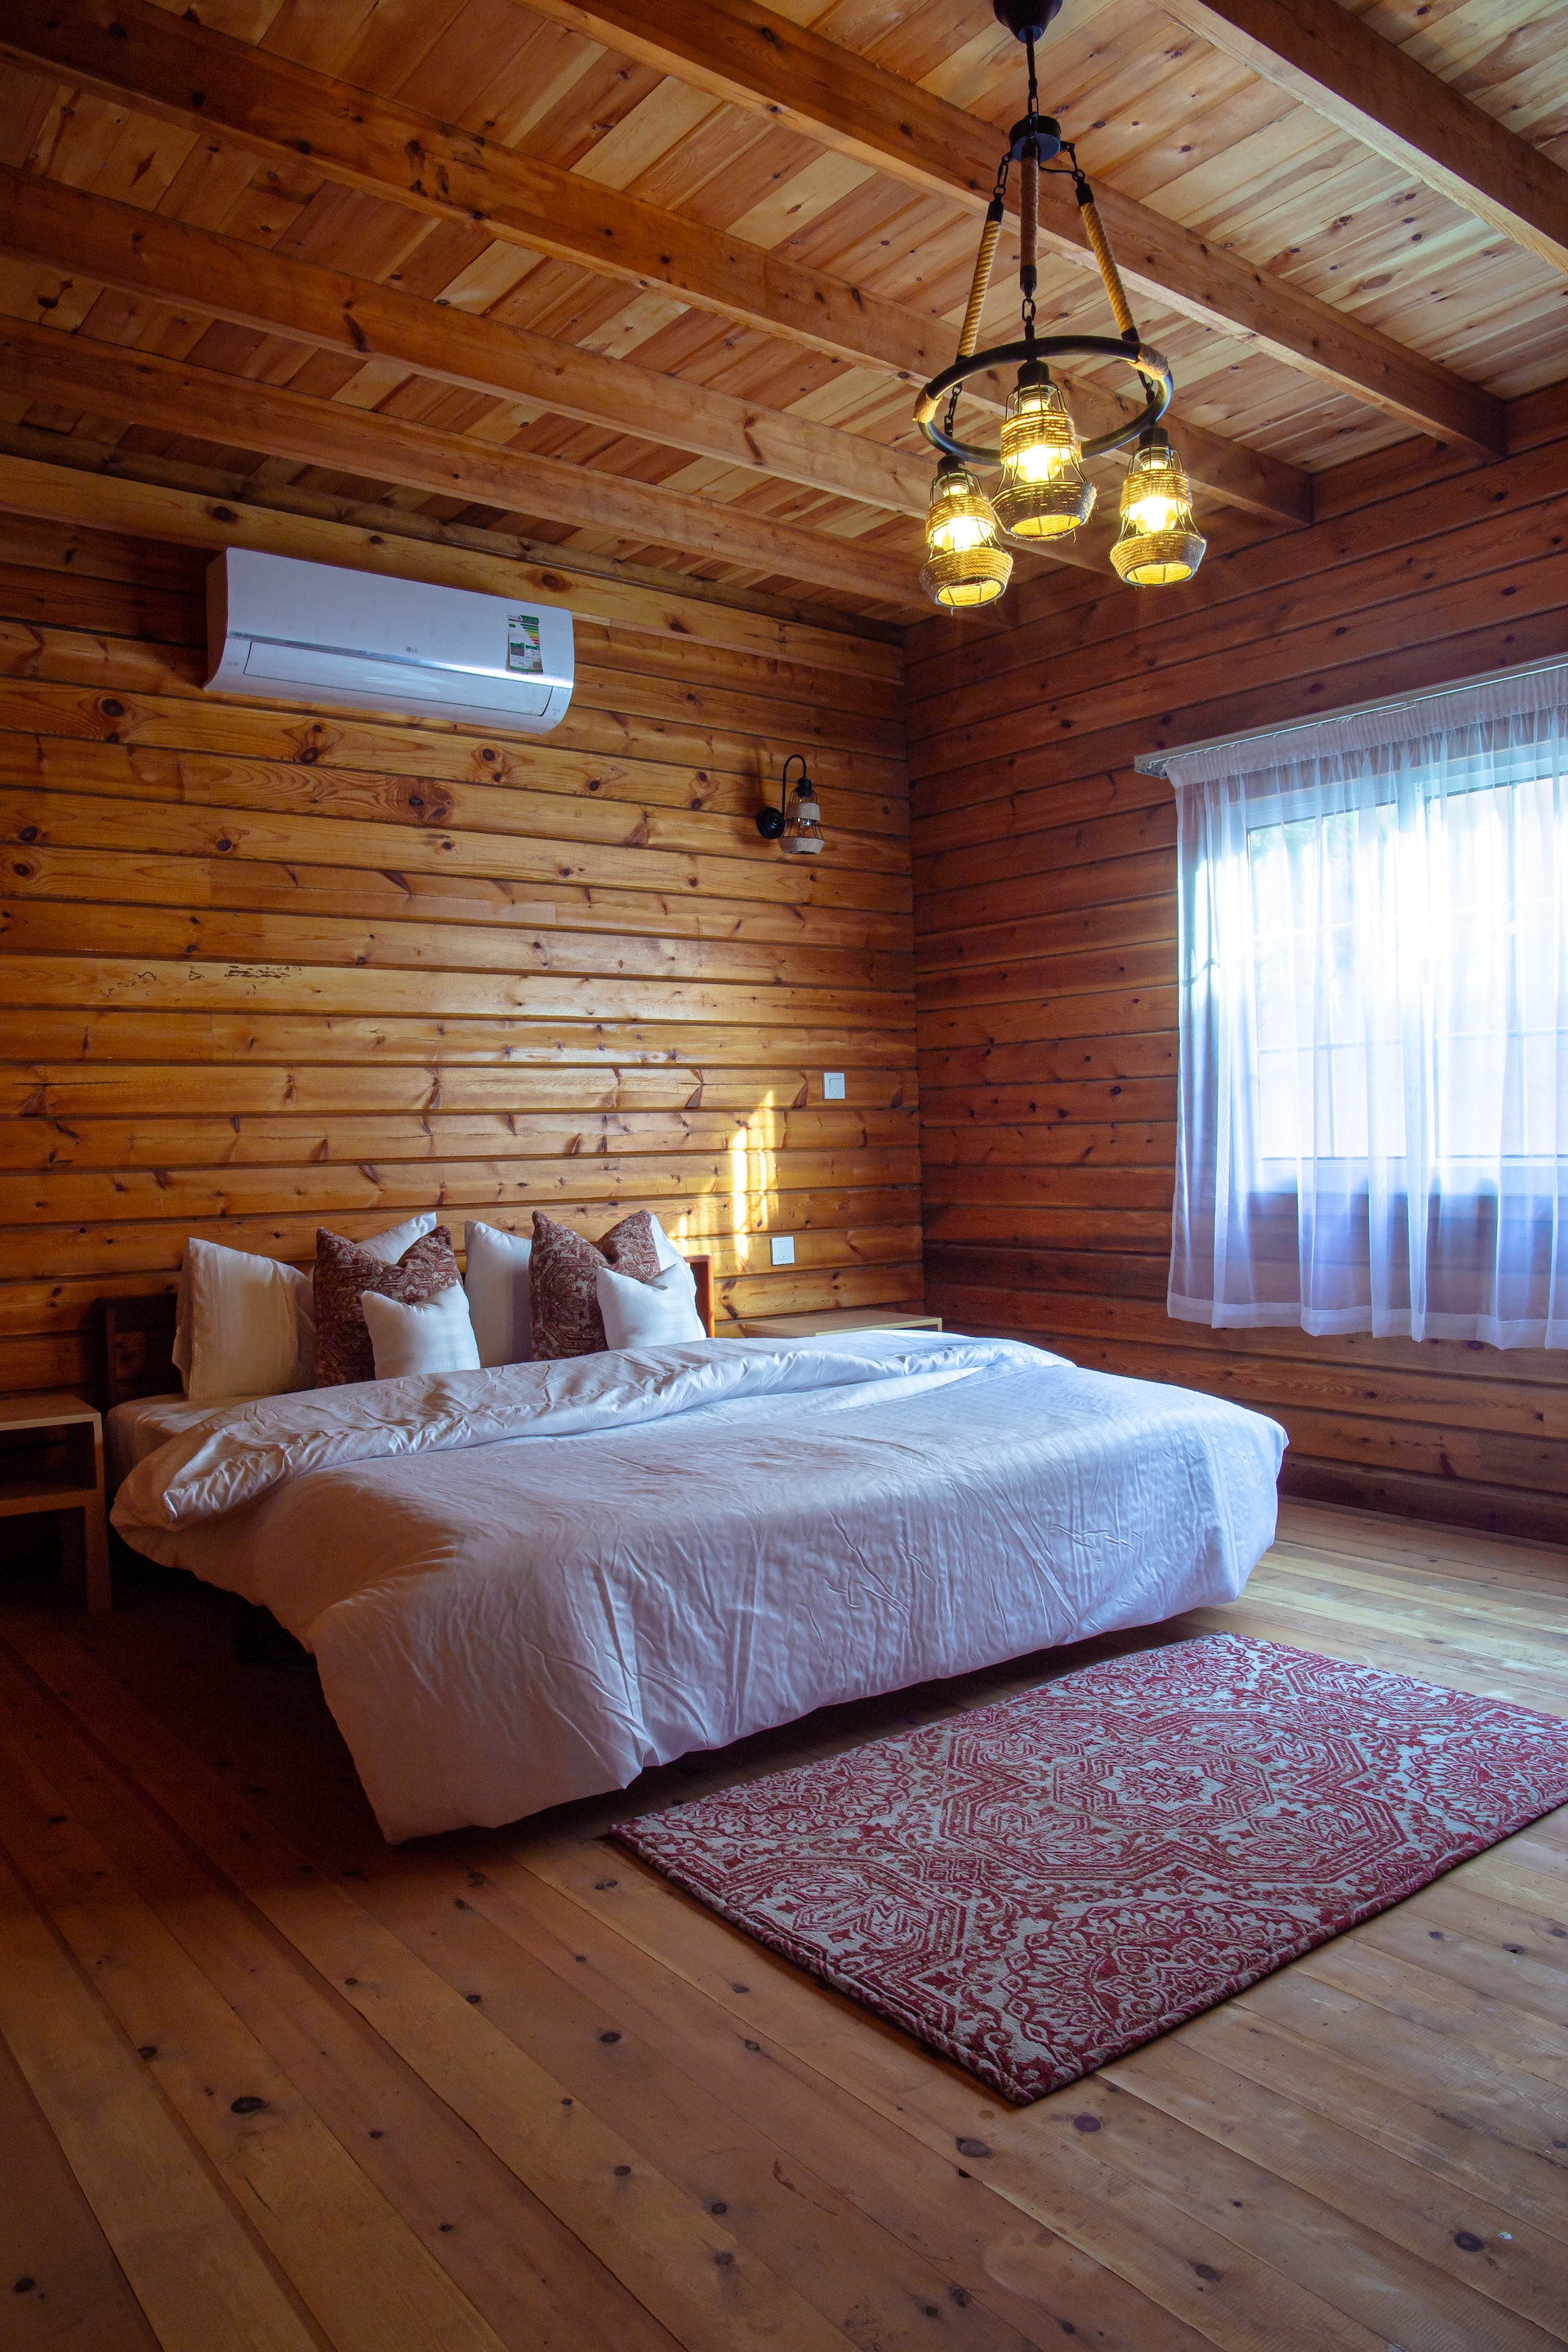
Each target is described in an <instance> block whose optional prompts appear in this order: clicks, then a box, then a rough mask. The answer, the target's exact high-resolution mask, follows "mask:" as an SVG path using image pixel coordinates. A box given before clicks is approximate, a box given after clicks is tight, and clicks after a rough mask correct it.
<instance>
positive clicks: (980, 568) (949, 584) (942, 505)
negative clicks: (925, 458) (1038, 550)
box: [921, 457, 1013, 612]
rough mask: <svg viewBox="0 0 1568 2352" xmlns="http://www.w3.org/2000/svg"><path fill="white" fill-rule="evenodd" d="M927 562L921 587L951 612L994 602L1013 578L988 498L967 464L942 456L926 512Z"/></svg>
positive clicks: (1009, 560)
mask: <svg viewBox="0 0 1568 2352" xmlns="http://www.w3.org/2000/svg"><path fill="white" fill-rule="evenodd" d="M926 559H927V560H926V563H925V568H924V570H923V571H922V572H921V587H922V588H923V589H924V590H925V592H926V594H927V595H928V596H930V597H931V600H932V602H933V603H935V604H942V605H945V606H946V607H947V608H948V609H949V610H950V611H952V612H964V611H973V610H974V609H975V608H976V607H977V606H979V605H981V604H994V602H995V600H996V598H997V597H998V596H1000V595H1001V593H1002V592H1003V590H1004V589H1005V587H1006V585H1007V583H1008V581H1009V580H1010V579H1011V578H1012V576H1013V559H1012V557H1011V556H1010V555H1009V554H1008V553H1007V551H1006V550H1005V548H1004V547H1002V546H1001V545H999V543H998V538H997V530H996V517H995V515H994V512H993V511H992V507H991V501H990V499H988V498H987V497H986V495H985V493H984V490H983V489H982V488H980V485H979V483H978V482H977V481H976V480H975V478H974V477H973V474H972V473H971V472H970V471H969V468H968V467H967V466H964V465H963V464H961V463H960V461H959V459H958V458H956V457H944V458H943V459H942V463H941V465H940V466H938V467H937V469H936V479H935V481H934V482H933V483H932V484H931V505H930V507H929V508H928V509H927V512H926Z"/></svg>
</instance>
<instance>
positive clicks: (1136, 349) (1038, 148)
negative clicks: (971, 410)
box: [914, 10, 1173, 466]
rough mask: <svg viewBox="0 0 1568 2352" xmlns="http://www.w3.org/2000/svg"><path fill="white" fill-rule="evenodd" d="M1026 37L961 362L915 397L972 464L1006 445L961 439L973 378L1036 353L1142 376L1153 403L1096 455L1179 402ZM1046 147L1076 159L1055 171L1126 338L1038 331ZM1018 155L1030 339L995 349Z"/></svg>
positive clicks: (940, 437)
mask: <svg viewBox="0 0 1568 2352" xmlns="http://www.w3.org/2000/svg"><path fill="white" fill-rule="evenodd" d="M1052 13H1053V14H1054V13H1055V12H1054V10H1053V12H1052ZM1023 38H1024V40H1025V45H1026V51H1027V55H1028V67H1029V96H1028V112H1027V113H1026V115H1025V117H1024V119H1023V121H1021V122H1018V123H1016V124H1015V125H1014V128H1013V134H1012V139H1011V142H1010V143H1009V145H1008V147H1007V150H1006V152H1005V153H1004V155H1003V157H1002V160H1001V163H999V164H998V166H997V170H996V184H995V187H994V190H993V192H992V196H991V202H990V204H989V205H987V206H986V210H985V222H984V227H983V228H982V230H981V233H980V249H979V251H978V252H977V253H976V255H975V257H974V275H973V279H972V281H971V284H970V289H969V300H968V302H967V304H966V306H965V308H964V313H963V326H962V327H961V328H960V330H959V336H958V357H957V359H956V360H955V361H954V362H953V363H952V366H951V367H948V368H944V369H943V370H942V373H941V374H940V375H934V376H932V377H931V381H930V383H927V384H924V385H922V387H921V394H920V397H919V399H918V400H917V401H916V403H915V414H914V422H915V423H916V424H917V425H919V426H920V428H921V432H922V433H923V434H924V435H925V437H926V439H927V440H928V441H930V442H931V444H932V446H934V447H936V448H938V449H942V450H944V451H945V452H946V453H947V455H948V456H949V457H959V458H962V459H963V462H964V463H965V464H966V465H972V466H995V465H999V464H1000V463H1001V459H1002V451H1001V447H1000V446H999V445H998V446H995V447H988V446H984V445H983V444H979V443H976V442H973V441H961V440H960V439H959V437H958V436H957V433H956V431H955V429H954V427H955V425H956V420H957V411H958V396H959V394H960V393H961V391H962V390H963V386H964V384H965V383H967V382H968V380H969V378H970V377H971V376H974V375H981V374H984V373H988V372H989V371H991V370H992V369H994V368H1002V367H1011V366H1014V365H1016V364H1022V363H1025V362H1029V361H1033V360H1041V361H1047V362H1048V361H1050V360H1053V359H1069V358H1079V359H1115V360H1121V362H1123V364H1124V365H1125V366H1127V367H1129V368H1131V370H1132V372H1133V373H1134V374H1135V375H1136V376H1137V377H1138V378H1139V380H1140V383H1141V384H1142V388H1143V392H1144V402H1143V405H1142V408H1141V409H1140V410H1139V411H1138V412H1137V413H1136V415H1133V416H1131V417H1130V418H1129V419H1128V420H1127V422H1126V423H1125V424H1124V425H1119V426H1118V427H1117V428H1116V429H1115V430H1114V431H1113V432H1110V433H1101V434H1100V435H1099V436H1097V437H1096V438H1094V439H1093V440H1089V441H1085V442H1084V444H1083V445H1082V446H1083V455H1084V456H1085V457H1104V456H1105V455H1106V453H1107V452H1108V451H1110V450H1111V449H1120V448H1121V447H1123V446H1125V445H1126V444H1127V443H1128V442H1129V441H1135V440H1137V439H1139V438H1140V436H1142V435H1144V434H1147V433H1151V432H1152V430H1153V428H1154V426H1155V425H1158V424H1159V422H1160V420H1161V418H1162V417H1163V415H1164V414H1165V411H1166V410H1167V409H1168V408H1169V406H1170V404H1171V399H1172V394H1173V385H1172V382H1171V370H1170V365H1169V362H1167V361H1166V359H1165V357H1164V355H1163V352H1157V351H1155V350H1154V349H1153V347H1152V345H1151V344H1148V343H1145V342H1144V341H1142V337H1141V336H1140V335H1139V332H1138V329H1137V327H1136V325H1135V324H1134V321H1133V318H1132V310H1131V304H1130V303H1129V301H1128V299H1127V290H1126V288H1125V287H1124V286H1123V285H1122V282H1121V271H1120V270H1119V269H1118V268H1117V266H1116V259H1115V256H1114V255H1113V254H1112V252H1111V250H1110V239H1109V238H1108V237H1107V236H1106V234H1105V227H1104V224H1103V223H1102V222H1101V220H1100V210H1099V207H1098V206H1097V205H1096V204H1095V201H1094V191H1093V189H1092V188H1091V187H1090V186H1089V181H1088V179H1087V177H1086V176H1085V174H1084V172H1083V170H1082V168H1081V166H1080V164H1079V160H1078V152H1077V150H1076V148H1075V147H1074V145H1073V142H1071V140H1068V139H1063V138H1061V137H1060V135H1059V132H1058V126H1057V124H1056V123H1055V122H1054V121H1051V120H1050V118H1049V117H1047V116H1043V115H1042V114H1041V113H1040V110H1039V88H1038V84H1037V78H1036V71H1035V43H1034V39H1033V37H1032V36H1030V35H1028V34H1025V35H1024V36H1023ZM1042 151H1043V152H1044V156H1045V157H1047V158H1048V157H1050V156H1053V155H1058V154H1063V155H1065V156H1066V157H1067V159H1068V161H1067V163H1066V164H1065V165H1058V168H1057V172H1055V173H1052V174H1051V176H1052V177H1053V178H1054V177H1057V176H1058V174H1059V175H1061V176H1068V177H1070V178H1071V180H1072V183H1073V187H1074V191H1075V193H1076V194H1077V196H1078V204H1079V217H1080V218H1081V220H1082V222H1083V228H1084V236H1085V238H1086V239H1087V241H1088V245H1089V251H1090V252H1091V253H1092V254H1093V256H1094V258H1095V262H1096V264H1097V266H1098V268H1099V270H1100V279H1101V281H1102V283H1103V285H1104V288H1105V295H1106V299H1107V301H1108V302H1109V304H1110V312H1111V316H1112V317H1113V318H1114V319H1115V320H1116V324H1117V327H1118V329H1119V330H1120V339H1119V340H1117V339H1113V338H1112V337H1110V336H1109V335H1037V334H1036V332H1035V292H1036V289H1037V284H1038V268H1037V253H1038V239H1039V193H1040V172H1041V162H1042ZM1015 157H1016V158H1017V160H1018V162H1019V163H1020V165H1021V167H1022V184H1021V186H1020V188H1019V192H1018V193H1019V205H1018V212H1019V267H1018V284H1019V290H1020V294H1021V296H1022V316H1023V327H1024V339H1023V341H1021V342H1013V343H994V344H992V345H991V346H990V347H989V348H988V349H986V350H985V351H978V350H976V348H975V346H976V345H977V344H978V342H979V341H980V322H981V316H982V313H983V312H984V308H985V303H986V299H987V297H988V295H989V293H990V290H991V274H992V269H993V267H994V262H995V259H996V247H997V243H998V240H999V239H1000V236H1001V233H1002V221H1003V217H1004V213H1005V204H1006V193H1007V176H1008V166H1009V164H1010V163H1012V162H1013V160H1014V158H1015ZM944 399H945V401H946V404H947V413H946V415H944V416H943V417H942V421H941V423H940V424H939V423H938V422H937V421H936V418H937V411H938V410H939V409H940V408H941V407H942V403H943V401H944Z"/></svg>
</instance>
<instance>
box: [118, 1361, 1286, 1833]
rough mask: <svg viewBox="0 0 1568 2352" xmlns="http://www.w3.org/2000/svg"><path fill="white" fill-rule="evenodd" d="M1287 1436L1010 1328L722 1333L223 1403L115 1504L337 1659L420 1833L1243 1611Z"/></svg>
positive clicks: (352, 1718)
mask: <svg viewBox="0 0 1568 2352" xmlns="http://www.w3.org/2000/svg"><path fill="white" fill-rule="evenodd" d="M1283 1445H1284V1436H1283V1433H1282V1432H1281V1431H1280V1430H1279V1428H1278V1426H1277V1425H1276V1424H1275V1423H1273V1422H1271V1421H1266V1420H1264V1419H1263V1418H1262V1416H1261V1415H1259V1414H1258V1413H1254V1412H1246V1411H1244V1410H1243V1409H1242V1408H1241V1407H1239V1406H1237V1405H1232V1404H1227V1403H1225V1402H1220V1401H1219V1400H1217V1399H1215V1398H1212V1397H1205V1396H1200V1395H1196V1394H1194V1393H1193V1392H1192V1391H1188V1390H1184V1389H1174V1388H1167V1387H1163V1386H1159V1385H1156V1384H1154V1383H1152V1382H1150V1381H1128V1380H1117V1379H1112V1378H1110V1377H1109V1376H1107V1375H1105V1374H1102V1373H1098V1372H1084V1371H1079V1370H1076V1369H1075V1368H1074V1367H1073V1366H1072V1365H1070V1364H1068V1363H1065V1362H1063V1361H1062V1360H1061V1359H1060V1358H1058V1357H1054V1356H1047V1355H1045V1354H1042V1353H1041V1352H1040V1351H1038V1350H1037V1349H1031V1348H1026V1347H1022V1346H1018V1345H1016V1344H1014V1343H1012V1342H1009V1341H1005V1340H985V1339H957V1338H951V1337H941V1336H937V1335H927V1334H918V1335H916V1334H902V1335H898V1336H896V1337H895V1336H893V1335H888V1334H883V1335H878V1334H868V1333H857V1334H854V1335H851V1336H849V1337H847V1338H843V1339H837V1340H822V1341H813V1342H811V1343H809V1344H804V1345H803V1344H801V1343H797V1342H793V1341H783V1340H766V1339H740V1340H734V1339H721V1340H703V1341H700V1342H693V1343H691V1344H689V1345H685V1346H679V1347H662V1348H647V1349H626V1350H622V1351H617V1352H615V1353H611V1354H605V1355H599V1356H588V1357H582V1358H579V1359H576V1360H573V1361H570V1362H565V1363H544V1364H515V1365H510V1366H509V1367H507V1368H506V1369H504V1370H497V1371H477V1372H454V1373H441V1374H420V1375H415V1376H412V1377H410V1378H408V1379H405V1380H398V1381H366V1382H364V1383H363V1384H360V1385H356V1386H353V1387H349V1388H339V1389H329V1390H315V1391H305V1392H303V1393H299V1394H295V1395H290V1396H281V1397H271V1398H267V1399H265V1400H263V1401H261V1402H251V1403H241V1404H236V1405H231V1406H227V1407H222V1406H219V1407H215V1408H213V1409H211V1410H210V1411H208V1412H206V1413H205V1414H204V1415H202V1416H201V1417H200V1419H199V1420H197V1421H196V1422H195V1425H194V1426H193V1427H190V1428H188V1429H185V1430H184V1431H182V1432H181V1433H178V1434H176V1435H174V1436H173V1437H172V1438H171V1439H170V1440H169V1442H168V1443H167V1444H163V1445H162V1446H160V1447H159V1448H158V1449H157V1451H156V1452H155V1453H153V1454H150V1455H149V1456H148V1457H147V1458H146V1459H145V1460H143V1461H142V1462H140V1463H139V1464H137V1465H136V1466H135V1468H134V1469H133V1470H132V1473H131V1475H130V1476H129V1477H128V1478H127V1480H126V1482H125V1485H124V1486H122V1487H121V1492H120V1496H119V1499H118V1501H117V1502H116V1504H115V1507H114V1514H113V1516H114V1523H115V1525H116V1526H117V1527H118V1528H120V1530H121V1533H122V1534H123V1535H124V1536H125V1538H127V1540H128V1541H129V1542H131V1543H132V1544H133V1545H134V1546H135V1547H136V1549H138V1550H140V1551H142V1552H145V1553H147V1554H149V1555H150V1556H151V1557H152V1558H153V1559H159V1560H163V1561H167V1562H169V1563H172V1564H173V1565H175V1566H178V1567H181V1568H185V1569H189V1570H192V1571H193V1572H194V1573H195V1575H197V1576H200V1577H203V1578H205V1579H206V1580H208V1581H209V1582H211V1583H214V1584H219V1585H224V1586H226V1587H228V1588H229V1589H230V1590H231V1591H237V1592H239V1593H242V1594H244V1595H245V1597H246V1598H247V1599H248V1600H251V1601H261V1602H263V1603H265V1605H266V1606H267V1607H268V1609H270V1610H271V1611H272V1612H273V1613H274V1615H275V1616H277V1617H278V1618H279V1620H280V1621H281V1622H282V1623H283V1624H285V1625H286V1626H288V1627H289V1630H290V1631H291V1632H292V1633H296V1634H297V1635H298V1636H299V1637H300V1640H301V1641H302V1642H304V1643H307V1644H308V1645H309V1647H310V1649H311V1650H312V1651H313V1652H314V1653H315V1655H316V1658H317V1661H318V1663H319V1664H320V1667H321V1684H322V1688H323V1690H324V1692H325V1694H326V1697H327V1700H328V1703H329V1705H330V1706H331V1709H332V1712H333V1714H334V1715H335V1717H337V1720H338V1722H339V1724H340V1725H341V1727H342V1732H343V1735H344V1738H346V1739H347V1741H348V1744H349V1747H350V1748H351V1749H352V1750H353V1758H354V1761H355V1763H356V1765H357V1766H358V1768H359V1772H360V1777H361V1779H362V1780H363V1783H364V1787H365V1789H366V1791H367V1792H368V1794H369V1797H370V1800H371V1802H372V1804H373V1805H374V1808H375V1812H376V1817H377V1819H378V1820H379V1822H380V1823H381V1826H382V1828H383V1830H384V1832H385V1834H386V1836H387V1837H388V1838H390V1839H394V1840H397V1839H402V1838H408V1837H416V1836H419V1835H422V1834H424V1833H426V1832H431V1831H437V1830H445V1829H455V1828H458V1827H460V1826H462V1825H464V1824H467V1823H470V1822H479V1823H485V1824H495V1823H499V1822H506V1821H511V1820H515V1819H516V1818H518V1817H519V1816H520V1815H521V1814H525V1813H531V1812H534V1811H538V1809H539V1808H540V1807H542V1806H545V1805H552V1804H557V1803H559V1802H561V1801H563V1800H565V1799H568V1798H574V1797H582V1796H587V1795H591V1794H595V1793H597V1792H598V1791H600V1790H608V1789H617V1788H624V1787H625V1786H626V1783H627V1782H628V1781H630V1780H634V1779H635V1778H636V1776H637V1773H638V1772H640V1771H641V1770H642V1769H644V1768H645V1767H646V1766H647V1765H650V1764H656V1763H665V1762H668V1761H669V1760H670V1759H673V1758H675V1757H677V1756H681V1755H684V1754H686V1753H688V1752H689V1750H691V1749H693V1748H718V1747H721V1746H723V1745H725V1744H726V1743H727V1742H729V1741H731V1740H732V1739H737V1738H742V1736H743V1735H745V1734H746V1733H748V1732H752V1731H758V1730H762V1729H764V1728H766V1727H770V1726H773V1725H775V1724H779V1723H784V1722H788V1721H791V1720H793V1719H794V1718H795V1717H799V1716H802V1715H805V1714H807V1713H809V1712H810V1711H811V1709H812V1708H814V1707H817V1706H825V1705H827V1704H830V1703H832V1702H835V1701H838V1700H845V1699H852V1698H858V1697H863V1696H868V1695H869V1694H872V1693H875V1692H880V1691H888V1690H896V1689H900V1688H902V1687H903V1686H905V1685H909V1684H910V1683H916V1682H921V1681H923V1680H926V1679H928V1678H931V1677H934V1676H940V1675H956V1674H963V1673H966V1672H969V1671H972V1670H973V1669H974V1668H976V1667H980V1666H984V1665H991V1664H996V1663H997V1662H998V1661H1000V1660H1002V1659H1005V1658H1010V1657H1016V1656H1019V1655H1021V1654H1025V1653H1026V1652H1029V1651H1032V1650H1036V1649H1040V1648H1044V1647H1047V1646H1048V1645H1053V1644H1056V1643H1064V1642H1070V1641H1076V1640H1079V1639H1080V1638H1082V1637H1083V1636H1085V1635H1087V1634H1089V1633H1103V1632H1107V1631H1110V1629H1112V1628H1114V1627H1118V1626H1126V1625H1142V1624H1151V1623H1153V1622H1157V1621H1158V1620H1160V1619H1161V1618H1164V1617H1169V1616H1172V1615H1173V1614H1174V1613H1176V1612H1178V1611H1180V1610H1183V1609H1187V1608H1194V1607H1197V1606H1200V1605H1202V1604H1204V1603H1207V1602H1215V1601H1229V1600H1233V1599H1234V1598H1235V1597H1236V1595H1237V1593H1238V1592H1239V1591H1240V1590H1241V1588H1242V1586H1243V1585H1244V1583H1245V1582H1246V1580H1247V1576H1248V1574H1249V1573H1250V1571H1251V1570H1252V1568H1253V1566H1254V1565H1255V1563H1256V1562H1257V1560H1258V1557H1259V1555H1260V1554H1261V1553H1262V1552H1263V1550H1264V1549H1266V1547H1267V1546H1268V1543H1269V1541H1270V1540H1271V1539H1272V1537H1273V1533H1274V1511H1275V1477H1276V1475H1277V1473H1278V1469H1279V1458H1280V1454H1281V1452H1282V1449H1283Z"/></svg>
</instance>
